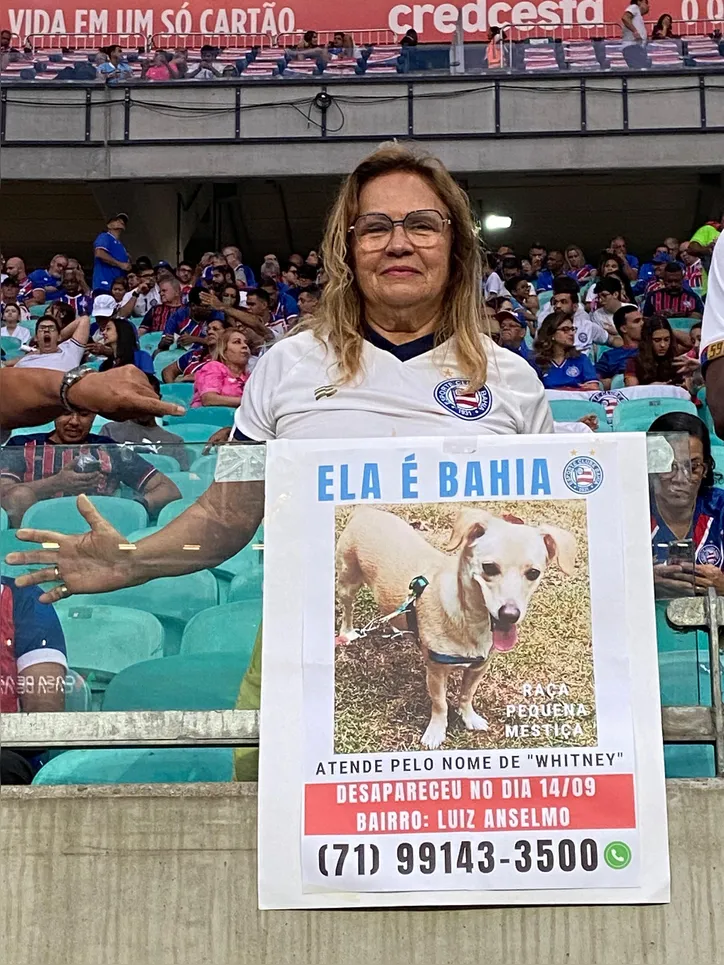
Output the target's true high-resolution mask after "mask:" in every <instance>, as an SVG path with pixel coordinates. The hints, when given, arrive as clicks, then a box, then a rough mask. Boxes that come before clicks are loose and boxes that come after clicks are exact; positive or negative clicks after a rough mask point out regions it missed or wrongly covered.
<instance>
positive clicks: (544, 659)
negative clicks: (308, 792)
mask: <svg viewBox="0 0 724 965" xmlns="http://www.w3.org/2000/svg"><path fill="white" fill-rule="evenodd" d="M335 535H336V540H335V542H336V580H335V628H336V633H337V637H336V646H335V730H334V735H335V737H334V744H335V752H336V753H338V754H350V753H375V752H383V751H415V750H426V749H428V750H432V749H435V748H440V747H441V748H442V749H443V750H451V749H457V748H460V749H476V750H483V749H486V748H500V749H511V748H516V747H568V746H571V747H586V746H594V745H595V744H596V708H595V690H594V680H593V650H592V631H591V599H590V586H589V573H588V530H587V520H586V502H585V500H583V499H580V500H578V499H577V500H546V501H542V500H506V501H490V502H484V501H479V502H464V503H425V504H420V505H409V504H405V505H399V504H395V505H386V506H379V507H374V508H373V507H369V506H362V507H359V506H357V507H351V508H348V507H344V508H341V507H340V508H338V509H337V511H336V534H335ZM418 577H422V578H423V579H422V580H418V579H417V578H418ZM406 603H407V608H406V609H405V604H406ZM396 611H398V612H397V613H396Z"/></svg>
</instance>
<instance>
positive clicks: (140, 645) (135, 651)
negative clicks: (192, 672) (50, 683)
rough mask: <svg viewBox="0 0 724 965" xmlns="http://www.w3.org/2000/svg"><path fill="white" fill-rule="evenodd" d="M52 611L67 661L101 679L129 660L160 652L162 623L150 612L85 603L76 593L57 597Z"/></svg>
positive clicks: (106, 678)
mask: <svg viewBox="0 0 724 965" xmlns="http://www.w3.org/2000/svg"><path fill="white" fill-rule="evenodd" d="M84 599H87V596H86V597H84ZM96 599H97V598H96ZM55 612H56V613H57V615H58V619H59V620H60V624H61V626H62V628H63V633H64V635H65V645H66V648H67V651H68V664H69V665H70V666H71V667H72V668H73V669H74V670H77V671H79V672H80V673H82V674H86V675H90V674H93V677H94V678H95V679H97V680H100V682H101V683H108V681H109V680H110V679H111V677H113V676H115V675H116V674H117V673H119V672H120V671H121V670H124V669H125V668H126V667H130V665H131V664H134V663H138V662H139V661H141V660H151V659H153V658H157V657H162V656H163V641H164V632H163V627H162V626H161V623H160V622H159V621H158V620H157V619H156V617H154V616H152V614H150V613H144V612H143V611H142V610H134V609H130V608H127V607H120V606H101V605H98V604H96V603H95V602H94V603H93V604H92V605H90V606H89V605H88V604H87V603H85V602H82V601H79V598H77V597H73V598H72V599H70V600H60V601H59V602H58V603H56V604H55Z"/></svg>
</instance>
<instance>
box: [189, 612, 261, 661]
mask: <svg viewBox="0 0 724 965" xmlns="http://www.w3.org/2000/svg"><path fill="white" fill-rule="evenodd" d="M260 623H261V599H258V600H239V601H237V602H236V603H226V604H224V605H223V606H215V607H211V609H209V610H204V611H203V612H202V613H197V614H196V616H195V617H194V618H193V619H191V620H189V622H188V623H187V624H186V629H185V630H184V635H183V639H182V640H181V655H182V656H184V655H189V654H193V653H198V654H203V653H238V654H240V655H242V656H243V657H244V658H245V659H246V662H247V665H248V663H249V661H250V660H251V653H252V650H253V649H254V641H255V640H256V635H257V632H258V630H259V624H260Z"/></svg>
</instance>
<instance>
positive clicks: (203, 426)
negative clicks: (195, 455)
mask: <svg viewBox="0 0 724 965" xmlns="http://www.w3.org/2000/svg"><path fill="white" fill-rule="evenodd" d="M193 411H194V412H198V409H194V410H193ZM166 428H167V429H168V431H169V432H173V433H174V435H177V436H181V438H182V439H183V441H184V442H192V443H193V442H196V443H200V442H208V440H209V437H210V436H213V434H214V432H215V431H216V429H220V428H221V426H216V428H214V426H213V425H209V424H208V423H204V422H176V423H174V425H172V426H170V425H169V426H166Z"/></svg>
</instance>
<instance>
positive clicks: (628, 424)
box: [613, 398, 697, 432]
mask: <svg viewBox="0 0 724 965" xmlns="http://www.w3.org/2000/svg"><path fill="white" fill-rule="evenodd" d="M666 412H690V413H691V414H692V415H696V414H697V411H696V406H695V405H694V403H693V402H690V401H689V400H688V399H669V398H660V399H656V398H652V399H626V400H624V401H622V402H619V404H618V405H617V406H616V408H615V409H614V410H613V429H614V432H647V431H648V429H649V426H650V425H651V423H652V422H653V421H654V419H658V417H659V416H660V415H664V414H665V413H666Z"/></svg>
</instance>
